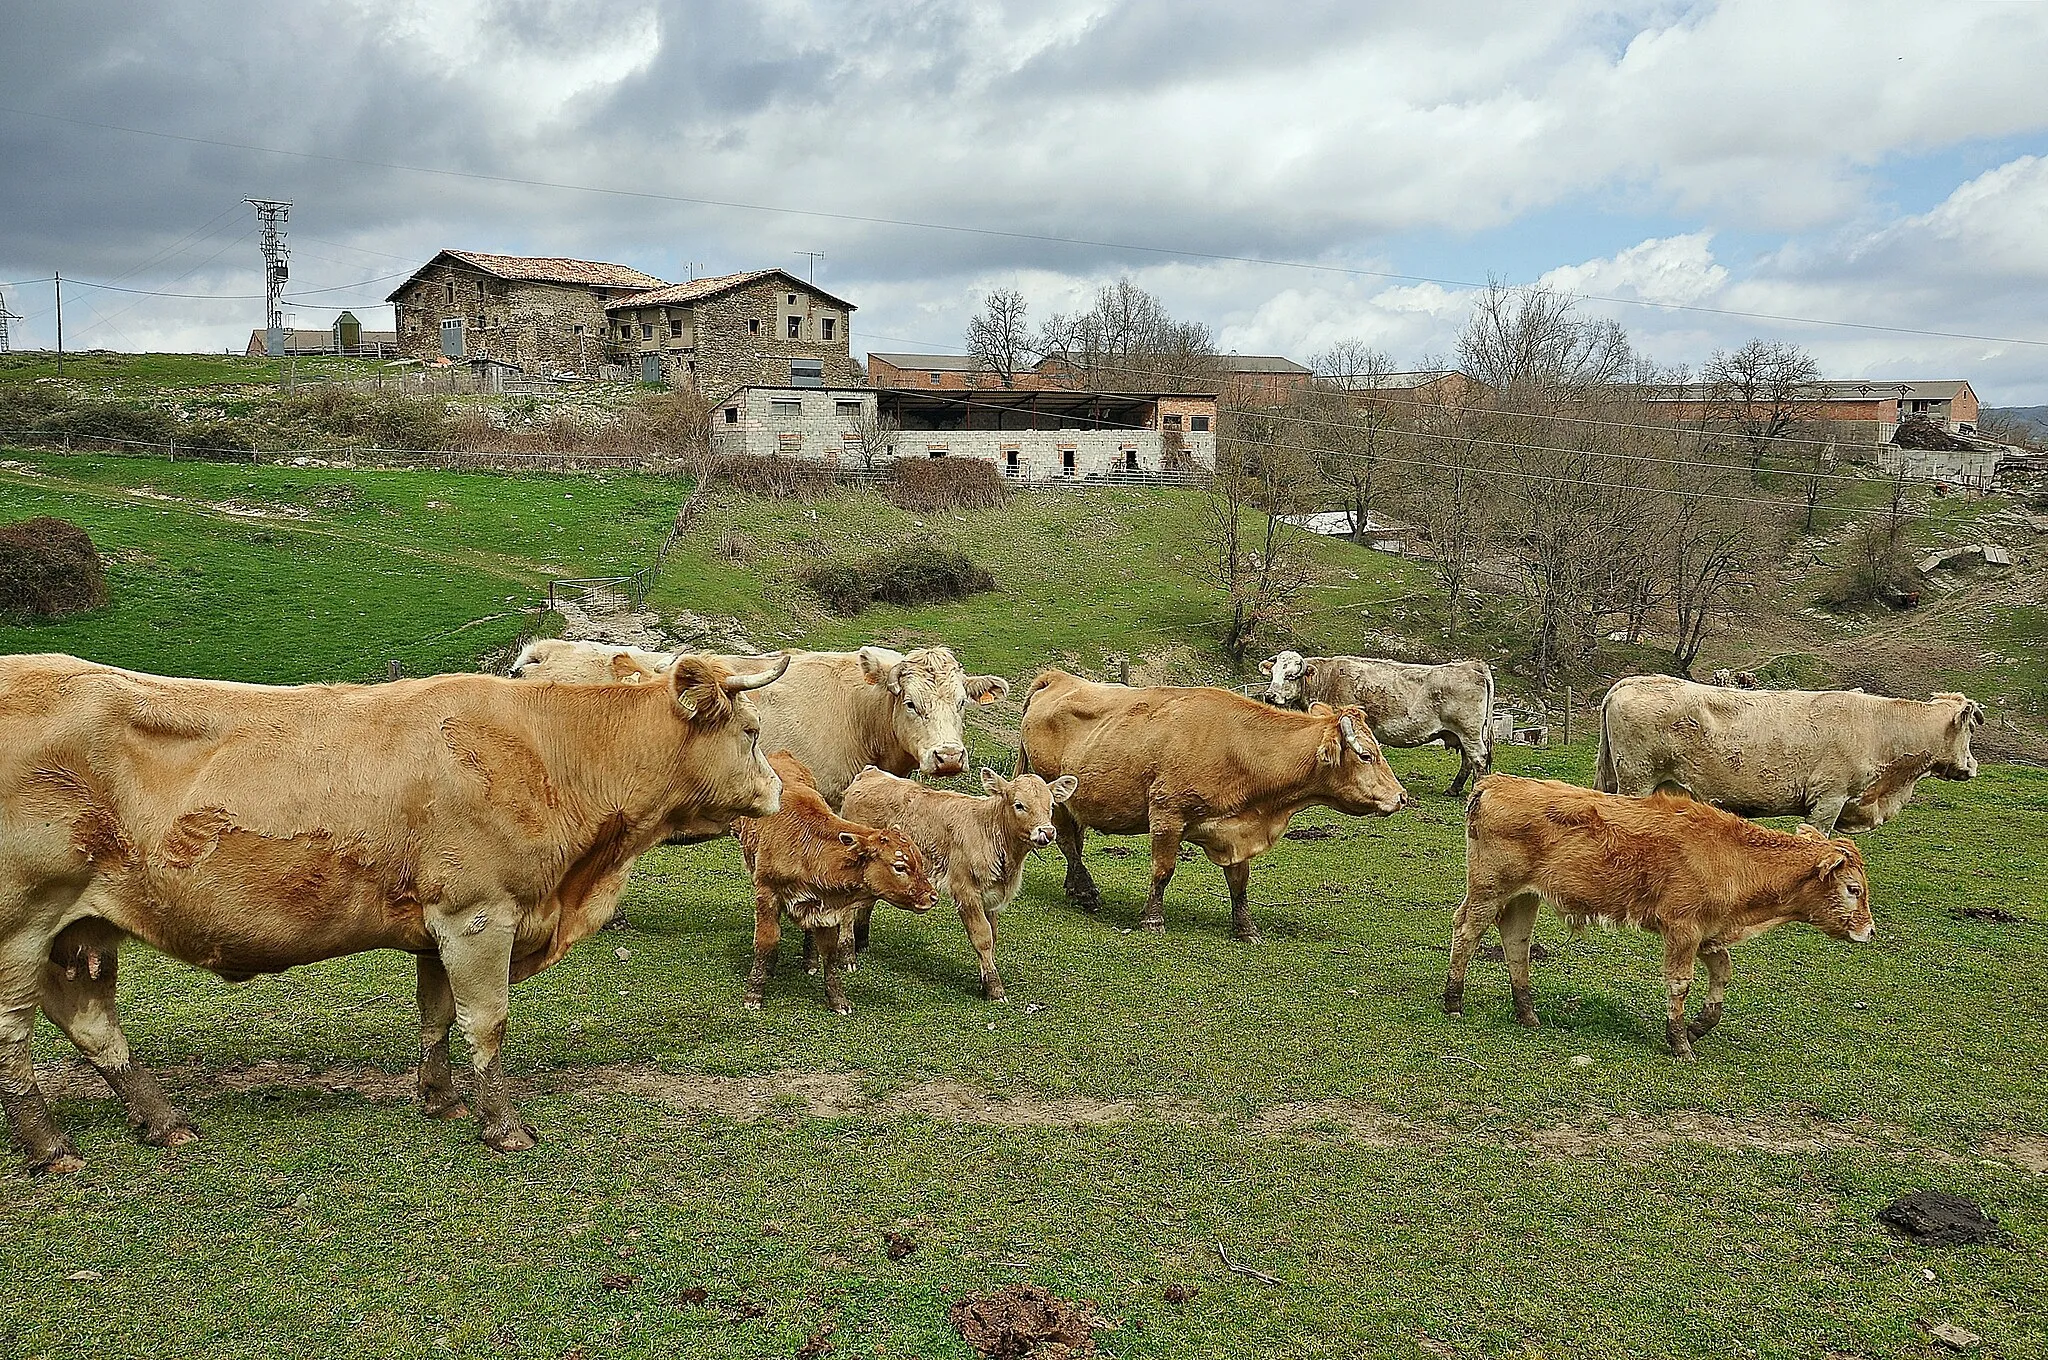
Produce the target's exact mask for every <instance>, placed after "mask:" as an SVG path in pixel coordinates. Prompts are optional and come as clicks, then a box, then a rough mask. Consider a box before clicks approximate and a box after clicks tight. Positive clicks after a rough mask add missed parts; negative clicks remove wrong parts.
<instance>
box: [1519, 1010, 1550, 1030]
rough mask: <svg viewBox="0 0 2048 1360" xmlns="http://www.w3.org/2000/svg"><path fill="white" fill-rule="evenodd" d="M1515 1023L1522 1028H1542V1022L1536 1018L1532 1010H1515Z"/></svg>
mask: <svg viewBox="0 0 2048 1360" xmlns="http://www.w3.org/2000/svg"><path fill="white" fill-rule="evenodd" d="M1515 1023H1516V1024H1518V1025H1520V1026H1521V1027H1522V1028H1523V1029H1541V1028H1543V1024H1542V1022H1541V1021H1539V1020H1538V1019H1537V1018H1536V1012H1534V1011H1517V1012H1516V1013H1515Z"/></svg>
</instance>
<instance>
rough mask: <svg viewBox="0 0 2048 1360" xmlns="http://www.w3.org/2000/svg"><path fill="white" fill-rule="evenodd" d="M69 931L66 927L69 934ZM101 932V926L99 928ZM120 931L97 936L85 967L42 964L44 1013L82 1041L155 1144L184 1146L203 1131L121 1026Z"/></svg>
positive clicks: (131, 1123)
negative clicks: (134, 1050)
mask: <svg viewBox="0 0 2048 1360" xmlns="http://www.w3.org/2000/svg"><path fill="white" fill-rule="evenodd" d="M68 933H69V932H67V934H68ZM95 933H97V932H95ZM119 948H120V935H119V933H118V932H114V933H112V934H111V935H110V937H109V938H107V939H105V940H104V941H100V940H95V941H94V942H93V946H92V948H91V951H90V954H89V958H90V962H89V963H88V965H87V966H86V967H85V968H82V969H81V968H77V967H71V966H66V965H64V964H60V963H58V962H57V961H56V959H54V958H53V959H50V960H48V961H46V962H45V963H44V964H43V1014H45V1015H47V1016H49V1017H50V1023H51V1024H53V1025H55V1026H56V1027H57V1028H58V1029H60V1030H62V1031H64V1036H65V1037H66V1038H68V1039H70V1040H71V1042H72V1043H74V1044H76V1045H77V1046H78V1051H79V1052H80V1053H83V1054H84V1055H85V1057H86V1061H88V1062H90V1063H91V1064H92V1065H93V1067H94V1068H95V1069H96V1070H97V1071H98V1072H99V1074H100V1075H101V1076H102V1077H104V1078H106V1082H107V1085H108V1086H110V1087H112V1088H113V1091H114V1094H115V1095H117V1096H119V1097H120V1098H121V1103H122V1105H124V1106H125V1107H127V1110H128V1127H130V1128H131V1129H133V1130H135V1134H136V1136H137V1137H139V1138H140V1139H142V1141H143V1142H145V1143H150V1144H153V1145H155V1146H157V1147H183V1146H184V1145H185V1144H187V1143H190V1142H194V1141H196V1140H197V1139H198V1137H199V1131H198V1130H197V1129H195V1128H193V1127H192V1123H191V1121H190V1120H188V1119H186V1118H185V1116H184V1115H182V1114H180V1113H179V1112H178V1111H177V1110H176V1109H175V1108H174V1107H173V1106H172V1105H171V1102H170V1100H169V1099H168V1098H166V1097H165V1095H164V1092H163V1088H162V1087H161V1086H159V1085H157V1081H156V1077H155V1076H153V1075H152V1074H151V1073H150V1071H149V1069H147V1068H144V1067H137V1066H136V1065H135V1062H134V1059H133V1058H132V1057H131V1056H130V1054H129V1052H128V1036H127V1035H126V1034H124V1033H122V1031H121V1011H120V1008H119V1006H117V1005H116V1004H115V1000H114V993H115V984H114V978H115V971H116V966H117V964H118V962H119V954H118V953H117V951H118V950H119Z"/></svg>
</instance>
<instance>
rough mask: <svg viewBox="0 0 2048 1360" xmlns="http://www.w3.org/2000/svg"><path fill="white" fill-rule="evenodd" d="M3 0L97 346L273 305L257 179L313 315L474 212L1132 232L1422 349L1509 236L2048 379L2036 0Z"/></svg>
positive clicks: (2047, 98)
mask: <svg viewBox="0 0 2048 1360" xmlns="http://www.w3.org/2000/svg"><path fill="white" fill-rule="evenodd" d="M0 33H4V34H5V35H6V37H5V40H4V41H0V185H4V186H5V188H4V190H0V204H4V206H0V283H4V284H7V285H10V286H7V287H6V288H5V289H4V296H5V299H6V301H7V303H8V304H9V306H10V307H11V308H12V310H13V311H15V312H16V313H19V314H22V315H23V316H25V318H26V319H25V320H23V321H19V322H16V323H15V325H14V335H15V344H16V347H18V348H29V347H37V346H47V345H50V344H51V343H52V342H53V340H54V327H53V325H52V321H53V318H52V316H51V289H50V287H49V285H48V284H47V283H46V282H45V283H24V282H19V281H25V280H31V279H36V278H42V279H45V280H46V279H47V278H48V277H49V275H50V273H51V271H52V270H61V271H62V272H63V273H64V274H65V276H66V285H65V339H66V343H67V346H71V347H77V348H87V347H93V346H99V347H105V348H112V349H192V350H196V349H218V348H220V347H222V346H227V345H232V346H234V347H236V348H239V347H240V346H241V344H242V343H243V342H244V341H245V340H246V338H247V335H248V330H249V328H250V327H251V326H253V325H256V324H260V321H261V310H262V307H261V302H260V300H257V299H253V298H252V297H251V296H250V295H251V294H257V293H260V290H261V281H260V272H259V264H260V262H259V257H258V254H257V245H256V235H255V222H254V217H253V214H251V213H250V211H249V210H248V209H247V208H245V207H243V206H242V204H241V202H240V200H241V199H242V198H244V197H245V196H251V197H270V198H288V199H291V200H293V202H294V205H295V206H294V207H293V210H292V220H291V237H290V239H291V244H292V263H293V273H292V278H293V289H294V292H295V294H296V295H297V300H296V302H295V305H294V308H293V312H292V319H293V321H294V322H295V323H296V324H299V325H306V326H324V325H326V324H327V323H328V322H329V321H331V319H332V317H333V315H334V313H335V311H336V310H338V309H339V308H340V307H341V306H344V305H346V306H349V307H351V308H353V309H354V310H355V311H356V312H357V314H358V315H359V316H362V317H363V318H364V320H365V321H366V322H369V323H372V324H376V323H379V322H383V323H384V324H388V320H387V318H388V316H389V313H388V310H385V309H383V308H382V306H381V302H382V299H383V298H384V296H385V295H386V294H387V293H388V292H389V291H390V290H391V288H392V287H394V286H395V284H396V282H397V278H395V277H393V276H394V275H396V276H402V275H403V274H404V273H405V272H407V271H408V270H409V269H410V268H411V267H415V266H417V265H418V264H420V263H422V262H424V261H425V260H426V259H427V258H428V257H429V256H430V255H431V254H432V253H433V252H434V251H435V250H437V249H440V248H443V247H457V248H468V249H475V250H485V251H495V252H501V253H506V254H536V255H543V254H544V255H575V256H583V257H588V258H594V259H602V260H615V261H620V262H624V263H628V264H632V265H635V266H637V267H639V268H641V269H644V270H646V271H647V272H649V273H653V274H657V275H660V276H662V277H664V278H669V279H684V278H688V277H690V276H691V273H692V272H693V271H694V272H696V273H699V274H702V273H722V272H726V271H730V270H736V269H746V268H757V267H763V266H770V265H781V266H785V267H789V268H792V269H795V270H798V271H800V272H801V271H803V270H805V269H808V268H809V267H810V265H809V263H808V262H807V261H806V260H805V259H804V257H803V256H802V255H801V254H800V253H799V252H803V251H818V252H822V253H823V258H822V259H821V260H819V261H818V262H817V264H816V268H817V279H818V282H819V283H820V284H821V285H823V286H826V287H829V288H831V289H832V290H833V291H835V292H838V293H841V294H843V295H845V296H847V297H849V298H850V299H851V300H852V301H854V302H856V303H858V304H859V307H860V310H859V312H858V314H857V316H856V318H855V322H854V344H855V348H856V349H859V350H865V349H878V350H942V351H943V350H954V351H957V350H958V349H959V348H960V347H961V332H962V330H963V327H964V323H965V320H966V317H967V316H968V314H969V313H970V312H971V311H972V310H973V309H974V307H975V305H976V301H977V299H978V298H979V296H980V295H981V294H982V293H983V292H984V291H986V290H987V289H989V288H993V287H1015V288H1018V289H1020V290H1021V291H1022V292H1023V293H1024V294H1025V295H1026V297H1027V298H1028V299H1029V300H1030V303H1031V305H1032V308H1033V312H1034V315H1035V316H1043V315H1044V314H1046V313H1048V312H1051V311H1056V310H1062V309H1070V308H1072V307H1074V306H1075V305H1076V304H1077V303H1078V302H1081V301H1083V300H1084V299H1085V297H1086V296H1087V294H1088V293H1089V292H1091V291H1092V290H1093V289H1094V288H1095V287H1096V286H1097V285H1099V284H1100V283H1102V282H1104V281H1107V280H1111V279H1114V278H1116V277H1118V276H1120V275H1128V276H1130V277H1132V278H1133V279H1135V280H1136V281H1137V282H1139V283H1140V284H1142V285H1143V286H1144V287H1146V288H1149V289H1151V290H1153V291H1154V292H1156V293H1158V294H1160V295H1161V296H1162V297H1163V298H1164V299H1165V300H1166V301H1167V303H1168V305H1169V306H1170V307H1171V308H1172V309H1173V310H1174V311H1175V312H1176V313H1177V314H1179V315H1182V316H1186V317H1190V318H1195V319H1199V320H1203V321H1206V322H1208V323H1209V324H1210V325H1211V326H1212V327H1213V328H1214V330H1215V331H1216V334H1217V336H1218V338H1219V340H1220V341H1221V343H1222V345H1223V347H1224V348H1225V349H1229V350H1235V351H1237V352H1240V353H1246V354H1252V353H1282V354H1287V355H1291V356H1293V357H1296V358H1302V359H1306V358H1308V357H1309V356H1310V355H1312V354H1313V353H1315V352H1316V351H1318V350H1321V349H1323V348H1324V347H1326V346H1328V345H1330V344H1332V343H1334V342H1336V341H1340V340H1349V339H1357V340H1363V341H1366V342H1368V343H1370V344H1373V345H1376V346H1378V347H1380V348H1382V349H1385V350H1387V351H1389V352H1390V353H1391V354H1392V355H1393V356H1394V357H1395V359H1396V360H1397V361H1399V362H1400V363H1401V364H1403V365H1404V366H1405V365H1419V364H1420V363H1422V362H1423V361H1424V360H1425V359H1426V358H1428V357H1429V356H1432V355H1442V354H1445V353H1447V352H1449V351H1450V350H1451V349H1452V348H1453V346H1454V345H1455V342H1456V336H1457V332H1458V329H1459V327H1460V325H1461V324H1462V322H1463V320H1464V317H1465V315H1466V313H1467V311H1468V309H1469V306H1470V301H1471V294H1472V291H1473V285H1475V284H1479V283H1483V282H1484V281H1485V280H1486V279H1487V278H1489V277H1498V278H1501V279H1504V280H1507V281H1510V282H1515V283H1527V282H1536V281H1544V282H1548V283H1550V284H1552V285H1554V286H1556V287H1559V288H1564V289H1569V290H1572V291H1575V292H1578V293H1581V294H1585V295H1588V297H1587V300H1586V301H1585V302H1584V303H1582V304H1581V305H1582V306H1584V307H1585V308H1586V309H1587V310H1589V311H1593V312H1598V313H1604V314H1611V315H1613V316H1615V317H1616V318H1618V319H1620V320H1621V321H1622V322H1623V324H1625V325H1626V326H1627V327H1628V329H1629V332H1630V334H1631V336H1632V337H1633V338H1634V340H1635V341H1636V344H1637V346H1638V348H1639V349H1641V350H1643V351H1645V352H1647V353H1648V354H1650V355H1651V356H1653V357H1654V358H1656V359H1658V360H1660V361H1662V362H1665V363H1671V364H1678V363H1684V364H1688V365H1692V366H1695V367H1696V366H1697V365H1698V364H1699V362H1700V361H1701V360H1702V359H1703V358H1704V357H1705V356H1706V355H1707V353H1709V352H1710V351H1711V350H1713V349H1714V348H1716V347H1731V346H1733V345H1736V344H1740V343H1741V342H1742V341H1744V340H1746V339H1748V338H1750V337H1752V336H1756V335H1763V336H1767V337H1770V338H1774V339H1786V340H1792V341H1795V342H1797V343H1800V344H1803V345H1805V346H1807V347H1808V348H1810V349H1811V350H1812V351H1813V352H1814V354H1815V355H1816V357H1817V358H1818V359H1819V360H1820V362H1821V365H1822V367H1823V369H1824V370H1826V371H1828V372H1829V373H1831V374H1834V375H1839V376H1845V377H1848V376H1872V377H1875V376H1882V377H1887V378H1902V377H1915V378H1926V377H1967V378H1969V379H1971V381H1972V382H1973V383H1975V385H1976V387H1977V390H1978V391H1979V393H1980V394H1982V395H1983V396H1984V397H1985V398H1986V400H1987V401H1991V402H1994V403H2000V404H2015V405H2032V404H2037V403H2043V402H2048V3H2041V2H2040V0H1923V2H1922V3H1918V4H1910V3H1905V4H1894V3H1884V2H1882V0H1840V2H1839V3H1800V0H1766V2H1762V3H1729V4H1714V3H1694V4H1686V3H1655V2H1654V0H1652V2H1647V3H1629V2H1628V0H1611V2H1610V3H1604V4H1600V3H1580V2H1579V0H1545V3H1541V4H1527V3H1520V2H1517V3H1492V2H1491V0H1436V3H1432V4H1429V5H1416V4H1412V3H1398V4H1395V3H1380V0H1346V2H1344V3H1323V2H1321V0H1301V2H1300V3H1291V4H1247V3H1244V2H1243V0H1232V2H1231V3H1215V4H1211V3H1206V2H1198V0H1028V3H1017V4H999V3H924V2H922V0H892V3H889V4H887V5H882V4H867V3H829V2H828V0H808V2H806V0H754V2H753V3H734V4H723V3H702V4H682V3H673V4H661V3H633V2H631V0H602V2H601V3H600V2H599V0H581V2H579V3H491V2H487V0H465V2H464V3H460V4H458V3H453V2H452V0H450V2H448V3H367V2H362V3H346V2H343V0H328V2H325V3H322V2H319V0H314V2H312V3H295V4H291V5H278V4H274V3H264V4H239V3H205V4H183V3H152V4H133V5H122V4H105V3H93V2H91V0H73V2H68V3H64V4H56V5H53V4H48V3H46V2H45V0H0ZM73 279H75V280H77V283H76V285H74V284H73V283H72V282H71V280H73ZM89 283H97V284H110V285H115V286H117V287H118V288H122V289H132V290H141V291H133V292H119V291H114V289H112V288H95V287H89V286H87V285H88V284H89ZM152 294H155V295H152ZM161 294H191V295H196V296H191V297H166V296H161ZM1644 304H1656V305H1644ZM1729 313H1743V314H1748V315H1729ZM1764 317H1773V318H1783V319H1776V320H1772V319H1764ZM1812 321H1819V322H1826V323H1832V324H1808V323H1809V322H1812ZM1914 332H1945V333H1947V335H1945V336H1944V335H1936V334H1925V333H1914ZM2029 342H2031V343H2029Z"/></svg>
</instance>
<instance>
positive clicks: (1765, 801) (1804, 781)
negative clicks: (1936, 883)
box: [1594, 675, 1984, 835]
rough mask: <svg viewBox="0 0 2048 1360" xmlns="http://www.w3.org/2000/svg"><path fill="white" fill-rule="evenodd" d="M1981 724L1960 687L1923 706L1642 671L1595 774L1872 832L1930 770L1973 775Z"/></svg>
mask: <svg viewBox="0 0 2048 1360" xmlns="http://www.w3.org/2000/svg"><path fill="white" fill-rule="evenodd" d="M1983 721H1984V710H1983V708H1982V707H1980V706H1979V705H1977V704H1975V703H1972V702H1971V701H1970V700H1969V699H1968V698H1967V697H1965V696H1963V695H1961V694H1937V695H1935V696H1934V698H1933V699H1932V700H1928V701H1925V702H1923V701H1921V700H1917V699H1886V698H1882V697H1880V696H1878V695H1875V694H1865V693H1864V692H1863V691H1861V690H1797V689H1793V690H1740V689H1725V688H1722V687H1720V686H1718V685H1698V684H1694V683H1693V682H1691V681H1689V680H1679V679H1676V678H1674V677H1672V676H1668V675H1632V676H1629V677H1627V678H1626V679H1622V680H1617V681H1615V682H1614V686H1613V687H1612V688H1611V689H1609V690H1608V691H1607V697H1606V698H1605V699H1603V700H1602V701H1601V704H1600V758H1599V765H1598V770H1597V773H1596V775H1595V780H1594V782H1595V783H1596V784H1597V785H1598V787H1599V788H1600V789H1602V790H1603V791H1605V792H1607V793H1623V794H1644V793H1648V792H1650V791H1651V790H1652V789H1655V788H1657V787H1658V786H1660V785H1663V784H1677V785H1679V786H1680V787H1682V788H1684V789H1686V790H1687V791H1688V792H1690V793H1691V794H1692V795H1693V796H1694V797H1696V798H1700V799H1702V800H1704V801H1706V802H1709V803H1712V804H1714V806H1716V807H1721V808H1726V809H1728V810H1729V811H1730V812H1737V813H1740V814H1742V815H1743V816H1745V817H1774V816H1799V817H1804V818H1806V819H1807V820H1808V821H1810V822H1812V823H1813V824H1814V825H1815V826H1817V827H1819V828H1820V829H1821V830H1822V831H1824V832H1827V833H1828V834H1830V835H1832V834H1833V833H1834V831H1835V829H1836V828H1837V827H1838V826H1839V827H1840V828H1841V829H1842V830H1844V831H1868V830H1870V829H1871V828H1872V827H1876V826H1882V825H1883V824H1884V823H1885V822H1887V821H1889V820H1891V819H1892V818H1893V817H1896V816H1897V815H1898V814H1899V812H1900V810H1901V809H1902V808H1904V807H1905V805H1906V800H1907V799H1908V798H1911V797H1912V796H1913V786H1914V784H1915V783H1917V782H1918V781H1919V779H1920V777H1921V776H1922V775H1928V774H1931V775H1933V776H1935V777H1936V778H1937V779H1958V780H1960V779H1971V778H1974V777H1975V776H1976V774H1977V761H1976V758H1975V757H1974V756H1972V755H1971V754H1970V731H1971V729H1972V728H1974V727H1977V726H1979V725H1980V724H1982V723H1983Z"/></svg>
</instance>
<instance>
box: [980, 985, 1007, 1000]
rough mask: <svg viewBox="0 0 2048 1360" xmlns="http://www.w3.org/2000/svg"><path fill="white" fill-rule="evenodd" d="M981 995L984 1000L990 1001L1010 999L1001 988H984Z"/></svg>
mask: <svg viewBox="0 0 2048 1360" xmlns="http://www.w3.org/2000/svg"><path fill="white" fill-rule="evenodd" d="M981 994H982V997H983V998H984V999H986V1000H989V1001H1008V1000H1009V999H1010V998H1009V995H1008V994H1007V993H1005V992H1004V991H1003V989H1002V988H1000V987H984V988H982V989H981Z"/></svg>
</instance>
